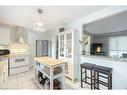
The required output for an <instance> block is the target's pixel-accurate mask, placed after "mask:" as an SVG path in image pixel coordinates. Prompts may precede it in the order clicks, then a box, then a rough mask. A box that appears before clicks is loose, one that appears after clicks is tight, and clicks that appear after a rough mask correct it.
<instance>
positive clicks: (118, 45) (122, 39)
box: [109, 36, 127, 51]
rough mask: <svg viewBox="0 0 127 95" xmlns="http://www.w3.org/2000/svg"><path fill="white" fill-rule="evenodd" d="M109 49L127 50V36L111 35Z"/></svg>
mask: <svg viewBox="0 0 127 95" xmlns="http://www.w3.org/2000/svg"><path fill="white" fill-rule="evenodd" d="M109 50H119V51H121V50H122V51H123V50H127V36H119V37H110V38H109Z"/></svg>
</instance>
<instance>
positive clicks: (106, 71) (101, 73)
mask: <svg viewBox="0 0 127 95" xmlns="http://www.w3.org/2000/svg"><path fill="white" fill-rule="evenodd" d="M105 79H106V81H104V80H105ZM99 84H101V85H103V86H106V87H108V89H112V68H109V67H104V66H98V65H96V66H94V89H100V87H99Z"/></svg>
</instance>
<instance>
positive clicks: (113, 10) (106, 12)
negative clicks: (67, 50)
mask: <svg viewBox="0 0 127 95" xmlns="http://www.w3.org/2000/svg"><path fill="white" fill-rule="evenodd" d="M126 10H127V7H121V6H118V7H109V8H106V9H103V10H100V11H98V12H96V13H93V14H91V15H88V16H87V17H84V18H81V19H79V20H76V21H74V22H71V23H69V24H65V25H60V26H59V27H56V31H53V32H52V33H51V34H50V38H51V39H52V40H51V41H52V56H55V53H56V49H55V45H56V41H55V37H56V35H57V34H58V33H59V32H58V30H59V28H60V27H64V28H65V29H66V30H67V29H76V30H77V32H79V39H80V37H81V35H82V32H83V25H85V24H88V23H91V22H94V21H96V20H99V19H102V18H106V17H109V16H112V15H114V14H118V13H121V12H123V11H126ZM80 52H81V46H80V47H79V53H78V55H79V58H78V60H79V62H78V63H81V62H80V61H81V60H80ZM77 70H78V68H77Z"/></svg>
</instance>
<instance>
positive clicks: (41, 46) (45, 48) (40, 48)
mask: <svg viewBox="0 0 127 95" xmlns="http://www.w3.org/2000/svg"><path fill="white" fill-rule="evenodd" d="M42 56H49V41H47V40H36V57H42Z"/></svg>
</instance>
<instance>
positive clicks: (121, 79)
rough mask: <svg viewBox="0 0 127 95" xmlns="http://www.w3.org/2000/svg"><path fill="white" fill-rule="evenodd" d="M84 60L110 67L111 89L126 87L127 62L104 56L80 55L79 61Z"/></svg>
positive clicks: (82, 61)
mask: <svg viewBox="0 0 127 95" xmlns="http://www.w3.org/2000/svg"><path fill="white" fill-rule="evenodd" d="M84 62H87V63H92V64H96V65H100V66H105V67H110V68H112V69H113V71H112V89H127V75H126V72H127V62H121V61H116V60H114V59H112V58H110V57H104V56H93V55H82V56H81V63H84Z"/></svg>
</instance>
